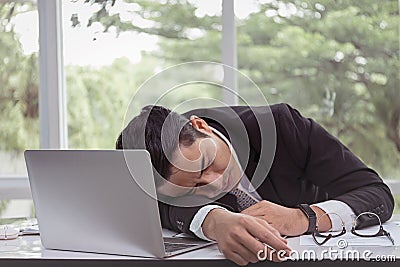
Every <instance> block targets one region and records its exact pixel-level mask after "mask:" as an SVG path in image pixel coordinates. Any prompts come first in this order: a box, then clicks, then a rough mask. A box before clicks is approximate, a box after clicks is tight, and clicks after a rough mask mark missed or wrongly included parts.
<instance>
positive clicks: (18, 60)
mask: <svg viewBox="0 0 400 267" xmlns="http://www.w3.org/2000/svg"><path fill="white" fill-rule="evenodd" d="M38 29H39V27H38V12H37V7H36V4H35V3H32V2H26V3H24V2H21V1H17V2H12V1H11V2H7V1H6V2H4V1H2V3H0V73H1V74H0V87H1V89H0V125H1V131H0V176H4V175H7V176H10V175H26V168H25V162H24V158H23V151H24V150H25V149H33V148H38V147H39V107H38V83H39V73H38Z"/></svg>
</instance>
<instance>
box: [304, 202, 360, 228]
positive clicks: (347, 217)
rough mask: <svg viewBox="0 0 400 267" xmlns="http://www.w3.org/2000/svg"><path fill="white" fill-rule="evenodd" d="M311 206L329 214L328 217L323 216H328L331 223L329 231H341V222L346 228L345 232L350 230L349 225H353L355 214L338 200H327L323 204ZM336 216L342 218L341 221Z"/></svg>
mask: <svg viewBox="0 0 400 267" xmlns="http://www.w3.org/2000/svg"><path fill="white" fill-rule="evenodd" d="M312 206H316V207H318V208H320V209H322V210H323V211H324V212H325V213H329V214H328V215H324V216H328V217H329V219H330V220H331V222H332V228H331V231H340V230H342V220H343V223H344V225H345V227H346V230H349V229H351V224H352V223H353V219H354V218H355V214H354V212H353V210H352V209H351V208H350V207H349V205H347V204H346V203H344V202H342V201H339V200H327V201H324V202H320V203H316V204H313V205H312ZM335 213H336V214H337V215H336V214H335ZM338 215H339V216H340V218H342V220H341V219H340V218H339V216H338ZM317 220H318V218H317Z"/></svg>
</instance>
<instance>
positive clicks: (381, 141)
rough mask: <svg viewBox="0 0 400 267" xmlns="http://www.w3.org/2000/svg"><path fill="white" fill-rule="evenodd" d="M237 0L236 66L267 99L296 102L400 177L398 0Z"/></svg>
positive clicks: (368, 159)
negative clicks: (378, 0)
mask: <svg viewBox="0 0 400 267" xmlns="http://www.w3.org/2000/svg"><path fill="white" fill-rule="evenodd" d="M367 3H368V4H367ZM235 4H236V10H235V15H236V17H237V31H238V33H237V35H238V38H237V45H238V67H239V69H240V70H242V71H244V72H245V73H247V74H248V75H249V76H250V77H251V78H252V79H254V81H255V82H256V83H257V84H258V86H260V88H261V89H262V90H263V92H264V94H265V96H266V97H267V99H268V101H269V102H270V103H277V102H288V103H290V104H291V105H293V106H295V107H296V108H298V109H299V110H300V111H301V112H302V113H303V114H304V115H306V116H309V117H312V118H314V119H316V120H317V121H318V122H320V123H321V124H323V125H324V126H325V127H326V128H327V129H328V130H329V132H331V133H333V134H334V135H335V136H337V137H338V138H339V139H340V140H341V141H342V142H344V143H345V144H346V145H348V146H349V147H350V149H351V150H352V151H353V152H355V154H357V155H358V156H360V157H361V159H362V160H363V161H364V162H365V163H366V164H367V165H369V166H371V167H373V168H374V169H376V170H377V171H378V172H379V173H380V174H381V176H382V177H384V178H385V179H400V170H399V168H398V167H397V166H399V165H400V124H399V123H400V120H399V118H400V94H399V87H398V85H399V82H400V81H399V28H398V25H399V6H398V1H389V0H387V1H380V2H379V4H378V2H376V1H329V0H319V1H315V0H307V1H276V0H259V1H252V2H251V4H249V3H248V4H247V8H243V7H241V5H242V6H243V2H242V1H236V2H235ZM246 10H247V12H244V11H246ZM244 93H245V92H244Z"/></svg>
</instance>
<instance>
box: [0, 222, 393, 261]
mask: <svg viewBox="0 0 400 267" xmlns="http://www.w3.org/2000/svg"><path fill="white" fill-rule="evenodd" d="M387 227H390V228H389V229H388V230H389V231H390V232H393V231H398V232H399V234H400V221H398V220H395V221H394V220H391V222H390V223H389V224H387V225H386V226H385V228H387ZM398 236H399V235H398ZM288 243H289V246H290V247H291V248H292V249H293V250H295V251H297V252H299V254H301V253H303V252H304V251H306V250H308V251H310V250H313V251H315V255H316V256H317V259H318V260H322V259H329V260H331V258H329V257H330V256H329V255H328V254H326V253H323V251H324V250H327V249H329V248H331V249H335V250H337V251H339V252H340V253H342V255H344V254H343V253H345V252H346V251H349V250H353V251H355V250H356V251H359V252H360V255H361V256H360V257H361V259H362V257H363V256H362V255H363V253H362V252H364V251H366V250H369V251H371V252H372V254H371V255H370V256H369V257H370V259H372V260H374V259H375V258H374V257H375V256H380V257H382V256H385V257H387V258H388V260H386V261H396V260H400V246H399V245H397V246H387V247H368V246H364V247H354V246H353V247H352V246H348V247H347V248H345V249H338V248H337V247H336V248H334V247H316V246H312V247H307V246H302V245H300V237H292V238H288ZM396 244H399V241H398V240H396ZM337 253H338V252H337ZM389 257H391V258H389ZM393 257H395V258H393ZM224 259H225V258H224V256H223V255H222V254H221V253H220V251H219V250H218V246H217V245H216V244H214V245H211V246H208V247H205V248H202V249H198V250H194V251H191V252H187V253H184V254H180V255H177V256H174V257H171V258H168V259H167V260H161V261H160V260H157V259H145V258H139V257H129V256H118V255H108V254H96V253H84V252H72V251H60V250H50V249H45V248H43V247H42V245H41V241H40V237H39V236H21V237H19V238H18V239H15V240H7V241H5V240H0V263H1V262H3V261H7V260H8V261H11V260H14V261H15V260H17V261H18V260H24V261H26V260H30V261H31V262H33V260H63V261H69V263H71V262H74V260H75V261H76V260H77V262H81V263H83V262H85V260H86V261H87V262H88V261H89V262H90V261H91V260H92V261H93V260H95V261H96V262H108V260H112V262H114V263H115V262H116V261H117V262H127V261H130V262H132V260H135V261H137V260H139V261H141V262H149V263H150V262H155V261H159V262H160V263H163V264H164V265H163V266H165V264H166V263H167V262H169V261H172V262H176V261H181V262H182V263H183V262H186V261H187V260H191V261H193V260H196V261H200V262H201V261H202V260H213V261H218V262H219V263H218V266H225V264H230V263H227V261H226V260H224ZM336 259H340V258H336ZM300 260H304V259H303V258H300ZM223 262H225V263H224V264H222V265H220V264H221V263H223ZM292 262H293V261H292ZM314 262H315V260H314ZM260 263H262V262H260ZM320 263H322V262H320ZM387 263H388V262H386V263H385V264H387ZM29 264H30V263H29ZM0 265H2V264H0ZM30 265H31V264H30ZM73 265H75V264H73ZM78 265H79V264H78ZM69 266H71V264H69ZM113 266H114V264H113ZM324 266H326V265H324ZM192 267H193V266H192Z"/></svg>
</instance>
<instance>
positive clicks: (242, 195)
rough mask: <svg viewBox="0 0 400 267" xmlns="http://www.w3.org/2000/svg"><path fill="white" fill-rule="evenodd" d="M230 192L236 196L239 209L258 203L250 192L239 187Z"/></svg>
mask: <svg viewBox="0 0 400 267" xmlns="http://www.w3.org/2000/svg"><path fill="white" fill-rule="evenodd" d="M229 193H230V194H232V195H234V196H236V198H237V203H238V205H239V211H242V210H245V209H247V208H248V207H250V206H252V205H254V204H256V203H257V201H255V200H254V199H253V198H252V197H251V196H250V195H249V194H247V193H246V192H244V191H243V190H240V189H239V188H236V189H234V190H232V191H230V192H229Z"/></svg>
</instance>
